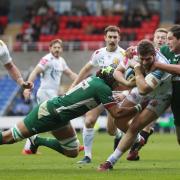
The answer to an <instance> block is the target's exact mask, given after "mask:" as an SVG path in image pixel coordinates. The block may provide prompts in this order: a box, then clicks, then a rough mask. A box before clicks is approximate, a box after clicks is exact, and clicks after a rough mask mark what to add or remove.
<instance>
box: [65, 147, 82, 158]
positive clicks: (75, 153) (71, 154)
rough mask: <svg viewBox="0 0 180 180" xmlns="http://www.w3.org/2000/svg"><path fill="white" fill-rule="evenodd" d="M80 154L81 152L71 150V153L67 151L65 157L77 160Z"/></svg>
mask: <svg viewBox="0 0 180 180" xmlns="http://www.w3.org/2000/svg"><path fill="white" fill-rule="evenodd" d="M78 154H79V150H78V149H77V150H71V151H65V153H64V155H66V156H67V157H70V158H76V157H77V156H78Z"/></svg>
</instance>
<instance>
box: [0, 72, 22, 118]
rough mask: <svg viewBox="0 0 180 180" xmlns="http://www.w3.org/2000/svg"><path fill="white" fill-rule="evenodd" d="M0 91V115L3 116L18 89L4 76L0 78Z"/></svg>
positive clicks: (12, 81)
mask: <svg viewBox="0 0 180 180" xmlns="http://www.w3.org/2000/svg"><path fill="white" fill-rule="evenodd" d="M0 89H1V93H0V102H1V103H0V115H3V114H4V113H5V110H6V108H7V107H8V105H9V104H10V103H11V101H12V99H13V98H14V96H15V95H16V94H17V92H18V91H19V89H20V88H19V86H18V85H17V84H16V83H15V82H14V80H12V79H11V78H10V77H9V76H8V75H5V76H2V77H1V78H0Z"/></svg>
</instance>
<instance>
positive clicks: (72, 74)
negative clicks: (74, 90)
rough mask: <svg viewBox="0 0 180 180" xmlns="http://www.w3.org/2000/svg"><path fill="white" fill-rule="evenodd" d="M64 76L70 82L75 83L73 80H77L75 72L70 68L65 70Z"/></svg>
mask: <svg viewBox="0 0 180 180" xmlns="http://www.w3.org/2000/svg"><path fill="white" fill-rule="evenodd" d="M64 74H65V75H66V76H68V77H69V78H70V79H71V80H72V81H75V79H76V78H77V76H78V75H77V74H76V73H75V72H73V71H72V70H71V69H70V68H67V69H65V70H64Z"/></svg>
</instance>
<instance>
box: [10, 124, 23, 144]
mask: <svg viewBox="0 0 180 180" xmlns="http://www.w3.org/2000/svg"><path fill="white" fill-rule="evenodd" d="M11 135H12V136H11V137H10V139H9V143H14V142H18V141H21V140H23V139H24V137H23V135H22V133H21V132H20V130H19V128H18V127H17V126H16V125H15V126H14V127H13V128H11Z"/></svg>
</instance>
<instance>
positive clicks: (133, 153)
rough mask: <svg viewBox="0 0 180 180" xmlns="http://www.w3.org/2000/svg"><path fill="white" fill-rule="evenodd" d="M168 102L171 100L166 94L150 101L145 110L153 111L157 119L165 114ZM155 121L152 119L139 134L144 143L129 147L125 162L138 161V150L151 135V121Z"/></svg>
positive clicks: (136, 143)
mask: <svg viewBox="0 0 180 180" xmlns="http://www.w3.org/2000/svg"><path fill="white" fill-rule="evenodd" d="M170 100H171V96H169V95H168V94H167V95H166V94H165V95H164V96H162V97H160V98H158V99H156V100H151V101H150V102H149V104H148V105H147V109H149V110H151V111H153V112H155V113H156V115H157V117H159V116H160V115H161V114H162V113H163V112H165V110H166V109H167V108H168V107H169V105H170ZM155 120H156V119H152V122H151V123H150V124H148V125H147V126H146V127H145V128H144V129H143V130H142V131H141V132H140V135H141V136H142V137H143V139H144V142H141V141H139V142H135V143H134V144H133V146H132V147H131V149H130V151H129V153H128V156H127V160H130V161H136V160H139V158H140V157H139V151H140V149H141V148H142V147H143V146H144V145H145V144H146V143H147V140H148V138H149V136H150V135H151V134H152V132H153V130H152V125H153V124H154V122H153V121H155Z"/></svg>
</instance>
